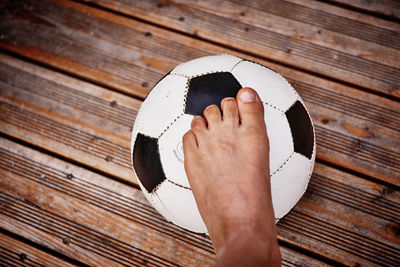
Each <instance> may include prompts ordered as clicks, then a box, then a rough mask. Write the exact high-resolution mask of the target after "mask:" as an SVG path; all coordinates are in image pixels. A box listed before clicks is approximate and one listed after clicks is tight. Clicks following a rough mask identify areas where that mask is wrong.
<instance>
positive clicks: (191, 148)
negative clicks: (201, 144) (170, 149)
mask: <svg viewBox="0 0 400 267" xmlns="http://www.w3.org/2000/svg"><path fill="white" fill-rule="evenodd" d="M182 143H183V154H184V156H185V159H187V158H190V157H191V156H192V154H193V153H195V151H196V149H197V140H196V136H195V135H194V133H193V132H192V131H191V130H189V131H188V132H186V133H185V134H184V135H183V137H182Z"/></svg>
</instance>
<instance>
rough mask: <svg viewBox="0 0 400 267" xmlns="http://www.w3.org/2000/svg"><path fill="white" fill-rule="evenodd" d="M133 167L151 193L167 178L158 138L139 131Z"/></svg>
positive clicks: (134, 150)
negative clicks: (159, 150) (162, 163)
mask: <svg viewBox="0 0 400 267" xmlns="http://www.w3.org/2000/svg"><path fill="white" fill-rule="evenodd" d="M133 167H134V168H135V171H136V173H137V175H138V178H139V180H140V182H141V183H142V185H143V186H144V188H146V190H147V192H149V193H151V192H152V191H153V190H154V189H155V188H156V187H157V186H158V185H159V184H161V183H162V182H163V181H164V180H165V179H166V177H165V175H164V171H163V169H162V165H161V159H160V154H159V153H158V141H157V139H156V138H151V137H148V136H145V135H143V134H140V133H138V135H137V137H136V141H135V146H134V149H133Z"/></svg>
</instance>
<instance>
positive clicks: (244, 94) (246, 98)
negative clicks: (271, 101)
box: [239, 91, 256, 103]
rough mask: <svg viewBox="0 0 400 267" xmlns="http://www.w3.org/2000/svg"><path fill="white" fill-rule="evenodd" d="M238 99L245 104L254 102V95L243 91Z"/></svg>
mask: <svg viewBox="0 0 400 267" xmlns="http://www.w3.org/2000/svg"><path fill="white" fill-rule="evenodd" d="M239 97H240V100H241V101H242V102H245V103H250V102H254V101H255V100H256V95H255V94H254V93H253V92H251V91H244V92H242V93H241V94H240V96H239Z"/></svg>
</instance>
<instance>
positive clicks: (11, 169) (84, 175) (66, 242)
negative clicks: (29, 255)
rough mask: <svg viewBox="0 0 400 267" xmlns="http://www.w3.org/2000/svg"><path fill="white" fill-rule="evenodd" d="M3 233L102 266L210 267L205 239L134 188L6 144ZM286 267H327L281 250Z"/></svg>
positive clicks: (0, 166) (0, 162)
mask: <svg viewBox="0 0 400 267" xmlns="http://www.w3.org/2000/svg"><path fill="white" fill-rule="evenodd" d="M0 144H1V145H0V155H1V157H0V173H1V176H0V199H1V203H3V204H2V206H1V213H0V218H1V220H0V225H1V227H4V228H6V229H7V230H9V231H12V232H18V233H19V234H20V235H23V236H25V237H26V238H29V239H32V240H34V241H35V242H38V243H40V244H42V245H45V246H47V247H50V248H52V249H54V250H57V251H59V252H61V253H64V254H65V255H68V256H70V257H72V258H75V259H78V260H80V261H82V262H84V263H88V264H91V265H94V266H99V265H100V266H104V265H106V264H107V265H110V266H111V265H112V266H120V265H121V266H122V265H124V266H125V265H130V266H136V265H139V266H143V265H148V266H160V265H163V266H164V265H165V266H175V265H181V266H189V265H190V266H194V265H195V266H208V265H211V263H213V262H214V259H215V256H214V254H213V249H212V246H211V242H210V240H209V238H208V237H206V236H205V235H200V234H194V233H191V232H189V231H185V230H183V229H181V228H179V227H177V226H175V225H173V224H170V223H167V222H166V221H164V220H163V219H162V218H161V216H160V215H159V214H157V212H156V211H155V210H154V209H153V208H152V207H151V206H150V204H149V203H148V202H147V201H146V200H145V198H144V196H143V194H142V193H141V192H140V191H139V190H138V189H135V188H133V187H130V186H127V185H123V184H120V183H118V182H116V181H112V180H110V179H107V178H105V177H101V176H99V175H96V174H93V173H91V172H89V171H87V170H85V169H82V168H78V167H76V166H73V165H71V164H67V163H65V162H62V161H60V160H58V159H55V158H52V157H50V156H47V155H44V154H43V153H39V152H37V151H33V150H31V149H28V148H26V147H22V146H20V145H18V144H15V143H13V142H10V141H7V140H5V139H0ZM281 251H282V259H283V265H284V266H293V265H297V266H299V265H300V266H305V265H307V266H325V264H323V263H322V262H320V261H318V260H315V259H313V258H310V257H308V256H305V255H302V254H300V253H299V252H296V251H293V250H292V249H288V248H285V247H281Z"/></svg>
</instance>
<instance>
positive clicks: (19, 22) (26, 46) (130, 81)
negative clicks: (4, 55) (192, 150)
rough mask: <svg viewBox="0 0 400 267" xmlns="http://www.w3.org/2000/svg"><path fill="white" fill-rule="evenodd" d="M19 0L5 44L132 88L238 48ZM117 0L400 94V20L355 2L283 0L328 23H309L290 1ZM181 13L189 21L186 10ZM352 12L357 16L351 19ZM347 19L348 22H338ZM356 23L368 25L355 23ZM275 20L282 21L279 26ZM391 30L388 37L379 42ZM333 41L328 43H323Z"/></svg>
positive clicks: (7, 14)
mask: <svg viewBox="0 0 400 267" xmlns="http://www.w3.org/2000/svg"><path fill="white" fill-rule="evenodd" d="M253 2H254V4H257V3H258V4H260V3H261V2H256V1H252V2H251V3H253ZM12 3H13V4H12V5H11V4H10V6H9V7H7V6H6V8H4V11H3V12H2V14H1V17H0V21H1V24H0V31H1V32H2V34H1V36H0V37H1V38H0V47H1V48H3V49H7V50H10V51H13V52H15V53H18V54H21V55H23V56H25V57H28V58H32V59H34V60H38V61H40V62H43V63H45V64H48V65H50V66H53V67H56V68H59V69H62V70H63V71H67V72H69V73H72V74H74V75H77V76H79V77H82V78H85V79H87V80H90V81H93V82H96V83H98V84H102V85H106V86H109V87H112V88H115V89H117V90H121V91H123V92H125V93H128V94H131V95H136V96H141V97H144V95H145V94H146V92H147V91H148V89H149V85H150V84H154V82H155V81H156V78H155V77H162V76H163V74H164V73H165V72H167V71H169V70H170V69H171V68H172V67H173V66H175V65H176V64H177V63H181V62H184V61H187V60H190V59H193V58H195V57H200V56H205V55H209V54H216V53H223V52H229V53H232V54H235V52H234V51H230V50H229V49H227V48H221V47H219V46H215V45H211V44H209V43H207V42H204V41H200V40H197V39H196V38H191V37H187V36H184V35H181V34H177V33H174V32H171V31H167V30H164V29H161V28H159V27H155V26H151V25H148V24H145V23H142V22H138V21H137V20H132V19H128V18H125V17H122V16H118V15H115V14H112V13H109V12H104V11H101V10H99V9H94V8H91V7H88V6H85V5H81V4H77V3H72V2H67V1H54V2H48V1H34V0H32V1H12ZM101 3H103V2H101ZM105 3H107V2H105ZM112 3H114V4H112ZM112 3H111V4H110V5H112V6H110V7H108V8H119V11H121V12H125V13H126V14H129V15H134V16H136V17H138V18H140V19H147V20H151V22H152V23H158V24H160V25H163V26H165V25H167V26H168V27H172V28H174V29H175V30H179V31H183V32H185V33H188V34H193V35H196V36H197V37H200V38H202V39H207V40H209V41H213V42H218V43H220V44H223V45H228V46H233V47H234V48H235V49H239V50H241V51H245V52H247V53H251V54H252V55H255V54H257V55H258V56H262V57H263V58H265V57H266V58H271V59H274V60H278V61H281V62H284V63H285V64H289V65H296V66H297V67H300V68H306V69H307V70H309V71H313V72H316V73H320V74H323V75H326V76H329V77H334V78H335V79H340V80H343V81H346V82H348V83H351V84H356V85H359V86H363V87H367V88H369V89H370V90H375V91H377V92H381V93H383V94H387V95H391V96H394V97H399V95H400V87H399V86H400V82H399V77H400V70H399V65H398V64H399V63H398V62H400V60H399V59H400V56H399V51H398V50H397V49H394V48H392V47H390V45H392V46H396V47H398V43H399V40H400V36H399V30H398V27H399V26H398V25H397V24H393V23H389V22H385V21H380V20H378V21H375V20H376V19H375V18H369V17H363V16H358V14H354V12H353V13H351V12H350V14H346V12H347V11H346V12H345V11H343V12H345V14H346V18H338V17H337V16H338V14H337V13H338V12H339V11H341V10H339V11H335V12H334V14H330V13H327V12H328V11H329V10H331V9H328V10H324V12H322V13H321V12H320V13H321V14H320V13H318V14H314V13H315V12H316V10H317V9H312V8H308V7H304V6H303V5H300V4H299V3H290V2H284V3H286V5H289V6H293V5H295V10H297V11H298V12H300V11H301V10H303V11H304V9H306V10H305V11H304V12H306V13H304V14H303V13H301V12H300V13H296V14H298V19H300V18H303V19H306V18H308V17H313V16H314V15H315V17H316V18H320V19H316V21H319V23H322V24H323V23H326V25H325V24H323V25H309V24H307V23H311V22H310V21H304V22H301V21H300V22H299V21H296V20H291V19H290V18H284V17H280V16H287V14H288V12H284V11H279V10H277V11H276V12H278V11H279V12H280V13H279V15H280V16H277V15H275V14H269V13H265V12H260V11H259V9H262V10H264V9H267V10H269V9H271V10H273V8H270V7H269V6H266V7H263V6H261V7H258V6H256V7H252V6H249V7H246V6H238V4H235V3H229V2H223V3H224V5H228V4H229V6H228V7H229V8H230V9H227V10H230V11H229V12H227V14H225V13H223V14H219V13H218V12H217V11H218V10H220V9H219V8H216V10H214V9H212V6H211V7H210V8H208V6H207V8H204V7H203V6H201V5H200V4H201V3H204V2H201V1H199V2H198V4H196V5H194V4H190V5H189V4H188V5H184V4H179V5H173V4H171V5H164V6H162V7H161V8H158V7H157V2H156V1H153V2H150V1H149V2H147V1H133V2H132V4H130V3H129V5H123V2H122V4H121V3H118V2H112ZM171 3H172V2H171ZM210 3H214V1H213V2H210ZM215 3H218V2H215ZM246 3H248V2H246ZM263 3H264V2H262V3H261V4H263ZM312 3H314V2H312ZM312 3H309V5H310V6H311V5H312ZM261 4H260V5H261ZM213 5H214V4H213ZM215 5H216V4H215ZM314 5H315V3H314ZM228 7H226V8H228ZM239 7H240V8H239ZM318 7H319V6H318ZM224 8H225V6H224ZM315 8H316V7H315ZM325 9H326V8H325ZM243 10H244V11H248V12H250V13H248V16H246V15H245V16H241V15H240V13H242V12H244V11H243ZM303 11H302V12H303ZM232 12H233V13H232ZM271 12H272V11H271ZM307 12H308V13H307ZM313 12H314V13H313ZM343 12H342V13H343ZM220 13H221V12H220ZM253 13H254V14H253ZM325 13H326V14H325ZM294 14H295V13H294ZM317 15H318V16H317ZM356 15H357V16H356ZM149 16H151V17H149ZM229 16H231V17H232V16H233V18H231V17H229ZM181 17H183V18H184V21H180V20H179V18H181ZM253 17H254V18H259V19H253ZM347 17H349V18H352V20H351V21H348V19H347ZM328 18H329V21H327V22H325V20H327V19H328ZM356 18H357V19H358V20H359V21H360V22H359V23H361V24H360V25H358V24H357V23H358V20H356ZM341 20H344V22H341V24H337V23H336V22H338V21H341ZM368 21H372V22H373V23H372V22H369V23H371V24H368V23H367V22H368ZM278 23H281V24H282V25H280V24H278ZM355 24H357V25H358V26H360V27H361V28H357V27H353V26H354V25H355ZM269 25H270V28H271V29H270V28H268V26H269ZM324 25H325V26H324ZM329 25H333V26H332V27H336V28H335V29H336V30H337V31H340V30H343V29H349V31H350V30H353V31H356V29H358V30H357V31H358V32H355V33H352V32H344V33H340V32H339V33H338V32H335V31H334V30H335V29H330V28H328V29H325V28H323V27H328V26H329ZM375 25H379V27H378V26H375ZM275 26H276V27H278V26H279V27H278V28H276V29H275V28H274V27H275ZM322 26H323V27H322ZM246 29H247V30H246ZM291 29H292V30H291ZM293 29H296V31H293ZM364 29H367V30H365V31H364ZM32 32H34V33H35V38H34V39H32V38H31V34H32ZM356 35H357V36H356ZM358 35H360V36H358ZM371 36H372V37H371ZM361 37H362V38H364V39H368V38H372V39H373V40H364V39H361ZM389 39H390V40H389ZM382 40H383V41H384V42H385V45H382V44H378V43H377V42H380V41H382ZM328 44H329V47H324V46H323V45H328ZM236 54H238V53H237V52H236ZM243 56H244V57H248V56H246V55H243Z"/></svg>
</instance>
